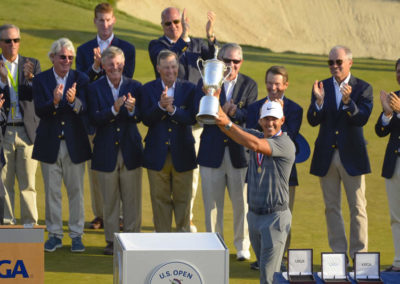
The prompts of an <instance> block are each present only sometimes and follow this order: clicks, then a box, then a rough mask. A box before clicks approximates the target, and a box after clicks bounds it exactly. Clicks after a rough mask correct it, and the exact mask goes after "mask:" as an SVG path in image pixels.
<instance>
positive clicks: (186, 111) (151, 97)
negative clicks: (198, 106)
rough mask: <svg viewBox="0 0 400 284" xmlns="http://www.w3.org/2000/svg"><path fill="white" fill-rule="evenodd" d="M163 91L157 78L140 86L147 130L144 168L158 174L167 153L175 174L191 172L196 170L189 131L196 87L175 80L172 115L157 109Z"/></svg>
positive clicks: (192, 120) (192, 143) (192, 116)
mask: <svg viewBox="0 0 400 284" xmlns="http://www.w3.org/2000/svg"><path fill="white" fill-rule="evenodd" d="M162 91H163V88H162V84H161V79H160V78H158V79H156V80H154V81H151V82H149V83H147V84H145V85H143V87H142V90H141V95H142V100H141V101H142V103H141V111H142V113H143V123H144V124H145V125H146V126H148V127H149V129H148V132H147V135H146V137H145V139H144V142H145V147H144V167H146V168H148V169H151V170H155V171H160V170H161V169H162V168H163V166H164V163H165V159H166V157H167V153H168V151H170V152H171V155H172V163H173V165H174V168H175V170H176V171H177V172H184V171H189V170H192V169H194V168H196V167H197V165H196V153H195V149H194V138H193V135H192V127H191V125H193V124H194V123H195V122H196V120H195V116H194V112H193V98H194V92H195V85H194V84H192V83H190V82H188V81H183V80H180V79H178V80H176V83H175V94H174V105H175V106H176V111H175V113H174V114H173V115H169V114H168V112H167V111H164V110H162V109H161V108H160V107H159V105H158V102H159V101H160V97H161V93H162Z"/></svg>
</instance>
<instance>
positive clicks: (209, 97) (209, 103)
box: [196, 58, 232, 124]
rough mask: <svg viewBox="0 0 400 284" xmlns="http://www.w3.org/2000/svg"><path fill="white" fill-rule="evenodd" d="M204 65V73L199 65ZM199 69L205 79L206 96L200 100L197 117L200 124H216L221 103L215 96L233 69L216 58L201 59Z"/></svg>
mask: <svg viewBox="0 0 400 284" xmlns="http://www.w3.org/2000/svg"><path fill="white" fill-rule="evenodd" d="M200 62H201V63H202V66H203V72H202V70H201V68H200V65H199V63H200ZM197 68H198V69H199V71H200V74H201V78H202V79H203V86H204V89H205V90H206V92H207V93H206V95H205V96H203V97H202V98H201V100H200V106H199V113H198V114H197V115H196V119H197V121H198V122H200V123H203V124H215V118H216V117H217V116H218V108H219V101H218V98H217V97H215V96H214V93H215V91H216V90H218V89H219V88H221V86H222V83H223V82H224V80H225V79H226V78H227V77H228V76H229V74H230V73H231V71H232V70H231V68H230V67H227V66H226V65H225V63H224V62H222V61H220V60H218V59H216V58H214V59H209V60H206V61H204V60H203V59H201V58H199V59H198V60H197ZM228 69H229V72H228V74H227V75H226V76H225V77H224V73H225V71H226V70H228Z"/></svg>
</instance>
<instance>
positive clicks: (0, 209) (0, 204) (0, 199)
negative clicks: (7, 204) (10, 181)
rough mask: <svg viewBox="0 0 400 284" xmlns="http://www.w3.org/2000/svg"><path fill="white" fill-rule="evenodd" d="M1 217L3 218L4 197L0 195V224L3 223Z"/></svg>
mask: <svg viewBox="0 0 400 284" xmlns="http://www.w3.org/2000/svg"><path fill="white" fill-rule="evenodd" d="M3 218H4V197H3V196H0V225H3V224H4V223H3V222H4V221H3Z"/></svg>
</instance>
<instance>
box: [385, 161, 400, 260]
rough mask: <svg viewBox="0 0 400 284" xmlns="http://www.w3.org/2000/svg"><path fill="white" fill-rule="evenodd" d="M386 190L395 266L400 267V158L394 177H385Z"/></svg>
mask: <svg viewBox="0 0 400 284" xmlns="http://www.w3.org/2000/svg"><path fill="white" fill-rule="evenodd" d="M385 181H386V192H387V197H388V202H389V211H390V225H391V227H392V235H393V243H394V261H393V266H396V267H400V159H399V158H397V160H396V167H395V170H394V173H393V176H392V178H390V179H385Z"/></svg>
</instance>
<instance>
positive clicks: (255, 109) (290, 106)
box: [246, 96, 303, 186]
mask: <svg viewBox="0 0 400 284" xmlns="http://www.w3.org/2000/svg"><path fill="white" fill-rule="evenodd" d="M266 99H267V97H265V98H263V99H261V100H258V101H256V102H254V103H252V104H251V105H249V107H248V108H247V120H246V128H255V129H258V130H260V131H262V128H261V126H260V125H259V124H258V120H259V118H260V109H261V107H262V105H263V104H264V103H265V101H266ZM283 114H284V115H285V122H284V123H283V125H282V131H285V132H287V134H288V135H289V137H290V139H292V141H293V143H295V138H296V136H297V134H299V131H300V127H301V122H302V120H303V108H302V107H301V106H299V105H298V104H297V103H295V102H294V101H292V100H290V99H288V98H287V97H286V96H284V97H283ZM295 144H296V143H295ZM289 185H290V186H297V185H299V183H298V178H297V169H296V163H293V168H292V171H291V173H290V178H289Z"/></svg>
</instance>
